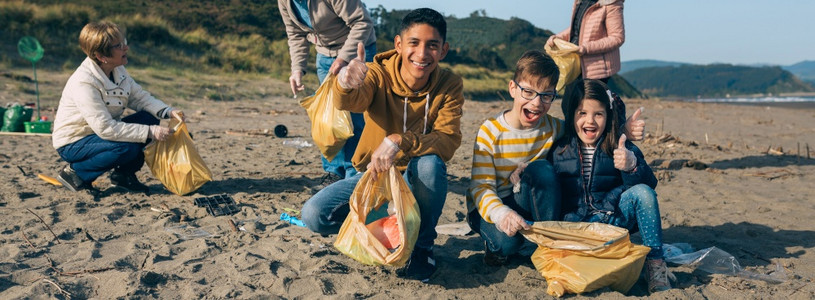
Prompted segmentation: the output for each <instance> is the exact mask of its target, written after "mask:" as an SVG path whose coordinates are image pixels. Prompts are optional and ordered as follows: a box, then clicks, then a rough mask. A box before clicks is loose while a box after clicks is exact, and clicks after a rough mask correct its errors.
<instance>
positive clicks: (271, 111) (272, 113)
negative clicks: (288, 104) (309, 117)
mask: <svg viewBox="0 0 815 300" xmlns="http://www.w3.org/2000/svg"><path fill="white" fill-rule="evenodd" d="M266 114H268V115H275V116H276V115H280V114H285V115H297V114H299V113H297V112H296V111H294V110H293V109H288V110H278V109H272V110H270V111H268V112H267V113H266Z"/></svg>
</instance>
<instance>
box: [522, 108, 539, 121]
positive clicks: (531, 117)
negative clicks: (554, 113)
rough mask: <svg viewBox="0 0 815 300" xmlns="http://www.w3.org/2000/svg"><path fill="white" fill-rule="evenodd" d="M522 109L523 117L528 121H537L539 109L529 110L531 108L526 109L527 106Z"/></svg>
mask: <svg viewBox="0 0 815 300" xmlns="http://www.w3.org/2000/svg"><path fill="white" fill-rule="evenodd" d="M522 111H523V114H524V117H525V118H526V119H527V120H528V121H530V122H534V121H537V120H538V118H540V116H541V111H539V110H531V109H528V108H524V109H523V110H522Z"/></svg>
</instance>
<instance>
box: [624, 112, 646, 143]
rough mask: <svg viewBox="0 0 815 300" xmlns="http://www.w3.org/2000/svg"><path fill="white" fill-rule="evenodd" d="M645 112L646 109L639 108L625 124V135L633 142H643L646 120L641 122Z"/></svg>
mask: <svg viewBox="0 0 815 300" xmlns="http://www.w3.org/2000/svg"><path fill="white" fill-rule="evenodd" d="M644 110H645V108H644V107H640V108H638V109H637V110H636V111H635V112H634V114H632V115H631V117H629V118H628V120H627V121H626V122H625V134H626V135H627V136H630V137H631V140H632V141H642V138H643V136H644V134H645V120H640V115H641V114H642V112H643V111H644Z"/></svg>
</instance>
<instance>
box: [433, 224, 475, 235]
mask: <svg viewBox="0 0 815 300" xmlns="http://www.w3.org/2000/svg"><path fill="white" fill-rule="evenodd" d="M436 232H438V233H441V234H446V235H458V236H465V235H468V234H470V232H472V230H471V229H470V225H468V224H467V223H465V222H459V223H450V224H443V225H439V226H436Z"/></svg>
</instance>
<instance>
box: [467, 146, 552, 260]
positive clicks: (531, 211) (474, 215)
mask: <svg viewBox="0 0 815 300" xmlns="http://www.w3.org/2000/svg"><path fill="white" fill-rule="evenodd" d="M501 201H502V202H504V205H507V206H509V207H510V208H512V210H514V211H515V212H517V213H518V214H519V215H521V217H523V218H524V219H525V220H527V221H533V222H537V221H557V220H558V218H559V217H560V201H561V200H560V184H558V180H557V176H556V175H555V171H554V169H553V168H552V164H551V163H549V161H546V160H537V161H534V162H532V163H530V164H529V166H527V167H526V169H524V172H523V173H522V174H521V190H520V192H518V193H515V194H513V195H509V196H507V197H505V198H502V199H501ZM469 219H470V221H469V222H470V227H472V229H473V230H474V231H476V232H479V233H481V238H482V239H484V241H485V242H486V244H487V248H489V251H491V252H498V253H500V254H501V255H503V256H509V255H511V254H515V253H517V252H518V250H520V249H521V248H522V247H523V246H524V244H525V243H529V244H532V242H529V241H528V240H527V239H526V238H524V237H523V235H521V234H520V233H517V234H515V235H514V236H508V235H507V234H506V233H503V232H501V231H499V230H498V227H497V226H496V225H495V224H493V223H489V222H487V221H486V220H484V218H482V217H481V216H480V215H479V214H478V211H477V210H475V211H473V212H471V213H470V218H469Z"/></svg>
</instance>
